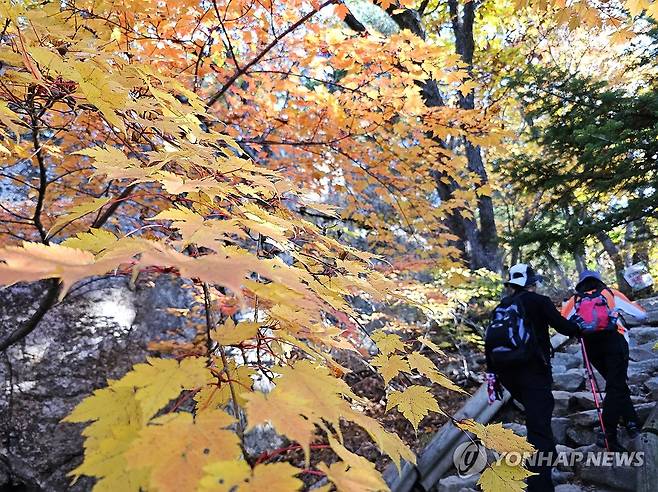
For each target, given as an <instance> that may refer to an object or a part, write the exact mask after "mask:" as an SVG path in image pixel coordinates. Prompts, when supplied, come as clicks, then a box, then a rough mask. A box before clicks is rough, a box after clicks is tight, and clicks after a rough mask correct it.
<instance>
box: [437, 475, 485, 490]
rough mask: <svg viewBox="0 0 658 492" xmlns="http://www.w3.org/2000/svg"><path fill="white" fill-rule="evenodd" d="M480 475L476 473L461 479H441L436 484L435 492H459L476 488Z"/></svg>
mask: <svg viewBox="0 0 658 492" xmlns="http://www.w3.org/2000/svg"><path fill="white" fill-rule="evenodd" d="M479 479H480V474H479V473H476V474H475V475H471V476H470V477H466V478H462V477H460V476H458V475H450V476H448V477H445V478H442V479H441V480H439V483H438V484H437V487H436V491H437V492H460V491H461V490H462V489H468V488H474V487H476V486H477V483H478V480H479Z"/></svg>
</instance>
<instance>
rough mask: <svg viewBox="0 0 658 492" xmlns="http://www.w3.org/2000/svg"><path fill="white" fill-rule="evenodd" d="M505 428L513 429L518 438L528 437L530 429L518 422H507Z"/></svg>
mask: <svg viewBox="0 0 658 492" xmlns="http://www.w3.org/2000/svg"><path fill="white" fill-rule="evenodd" d="M503 427H504V428H505V429H511V430H512V431H514V434H516V435H517V436H523V437H525V436H527V435H528V429H527V428H526V426H525V425H523V424H519V423H517V422H506V423H504V424H503Z"/></svg>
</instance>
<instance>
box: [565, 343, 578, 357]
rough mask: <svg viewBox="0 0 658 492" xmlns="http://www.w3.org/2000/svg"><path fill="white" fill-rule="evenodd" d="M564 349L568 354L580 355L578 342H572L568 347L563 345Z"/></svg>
mask: <svg viewBox="0 0 658 492" xmlns="http://www.w3.org/2000/svg"><path fill="white" fill-rule="evenodd" d="M562 351H563V352H566V353H568V354H576V355H580V343H578V342H575V343H570V344H569V345H567V346H566V347H563V349H562Z"/></svg>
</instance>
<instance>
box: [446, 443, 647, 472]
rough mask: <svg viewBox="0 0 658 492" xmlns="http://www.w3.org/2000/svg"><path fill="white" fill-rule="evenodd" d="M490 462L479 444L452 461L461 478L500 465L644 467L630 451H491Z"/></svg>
mask: <svg viewBox="0 0 658 492" xmlns="http://www.w3.org/2000/svg"><path fill="white" fill-rule="evenodd" d="M490 457H492V458H493V459H492V460H491V462H489V460H488V459H487V450H486V449H485V447H484V446H483V445H482V443H481V442H480V441H479V440H473V441H466V442H465V443H463V444H460V445H459V446H457V448H456V449H455V452H454V453H453V455H452V460H453V463H454V465H455V469H456V470H457V474H458V475H459V477H461V478H467V477H470V476H471V475H475V474H477V473H480V472H482V470H484V469H485V468H486V467H487V466H490V467H496V466H500V465H502V464H505V465H507V466H520V465H525V466H526V467H527V466H531V467H532V466H552V467H556V466H559V465H564V466H568V467H573V466H576V465H577V464H581V465H582V466H585V467H620V466H632V467H641V466H644V461H645V456H644V452H643V451H632V452H625V453H612V452H609V451H589V452H581V451H575V450H572V451H566V452H542V451H539V452H536V453H520V452H514V451H510V452H506V453H497V452H495V451H493V450H492V451H491V455H490Z"/></svg>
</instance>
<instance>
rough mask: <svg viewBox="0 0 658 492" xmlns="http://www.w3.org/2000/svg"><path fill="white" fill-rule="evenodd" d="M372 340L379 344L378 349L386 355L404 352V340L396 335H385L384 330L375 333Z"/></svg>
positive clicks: (372, 334)
mask: <svg viewBox="0 0 658 492" xmlns="http://www.w3.org/2000/svg"><path fill="white" fill-rule="evenodd" d="M370 338H371V339H372V341H373V342H375V343H376V344H377V348H378V349H379V350H380V352H381V353H382V354H384V355H388V354H392V353H393V352H397V351H398V350H399V351H402V352H404V343H403V342H402V339H401V338H400V337H399V336H398V335H396V334H394V333H385V332H384V331H382V330H376V331H373V332H372V333H371V334H370Z"/></svg>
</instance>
